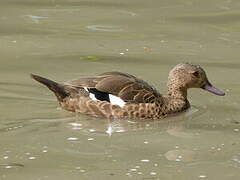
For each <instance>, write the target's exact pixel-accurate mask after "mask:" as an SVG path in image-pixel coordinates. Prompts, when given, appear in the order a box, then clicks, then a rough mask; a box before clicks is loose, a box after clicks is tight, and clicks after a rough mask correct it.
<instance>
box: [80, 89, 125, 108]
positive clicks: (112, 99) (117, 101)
mask: <svg viewBox="0 0 240 180" xmlns="http://www.w3.org/2000/svg"><path fill="white" fill-rule="evenodd" d="M84 90H85V91H87V92H88V93H89V97H90V98H91V99H92V100H93V101H97V100H98V99H97V98H96V96H95V94H93V93H91V92H89V90H88V88H86V87H84ZM107 95H108V97H109V99H108V98H107V99H106V101H109V102H110V103H111V104H114V105H118V106H120V107H123V106H124V105H125V104H126V102H124V101H123V100H122V99H121V98H120V97H117V96H114V95H112V94H107Z"/></svg>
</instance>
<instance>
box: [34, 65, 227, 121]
mask: <svg viewBox="0 0 240 180" xmlns="http://www.w3.org/2000/svg"><path fill="white" fill-rule="evenodd" d="M32 78H34V79H35V80H37V81H39V82H40V83H42V84H44V85H46V86H47V87H48V88H49V89H50V90H52V91H53V92H54V93H55V95H56V96H57V99H58V101H59V103H60V105H61V107H62V108H63V109H66V110H68V111H73V112H77V113H83V114H88V115H91V116H100V117H107V118H131V119H161V118H164V117H166V116H168V115H170V114H174V113H177V112H182V111H184V110H186V109H187V108H189V107H190V104H189V102H188V100H187V89H188V88H202V89H206V90H208V91H210V92H212V93H214V94H217V95H224V93H223V92H221V91H220V90H218V89H216V88H214V87H213V86H212V85H211V84H210V83H209V81H208V79H207V76H206V73H205V71H204V70H203V69H202V68H201V67H200V66H196V65H192V64H189V63H182V64H178V65H177V66H175V67H174V68H173V69H172V70H171V71H170V73H169V78H168V83H167V88H168V91H167V95H166V96H162V95H161V94H160V93H159V92H158V91H157V90H156V89H155V88H153V87H152V86H150V85H149V84H148V83H147V82H145V81H143V80H141V79H138V78H136V77H135V76H132V75H130V74H125V73H121V72H106V73H103V74H99V75H97V76H93V77H86V78H80V79H78V80H73V81H68V82H65V83H56V82H53V81H51V80H49V79H46V78H43V77H40V76H37V75H32ZM84 88H85V89H84ZM86 88H94V90H96V91H99V92H102V93H104V94H106V95H107V94H111V95H114V96H117V97H120V98H121V99H122V100H123V101H124V102H125V103H126V104H125V105H124V106H123V107H121V106H119V105H114V104H111V103H110V102H108V101H105V100H93V99H91V98H90V97H89V93H90V92H88V91H87V90H86Z"/></svg>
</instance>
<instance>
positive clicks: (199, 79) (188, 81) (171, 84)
mask: <svg viewBox="0 0 240 180" xmlns="http://www.w3.org/2000/svg"><path fill="white" fill-rule="evenodd" d="M188 88H202V89H204V90H206V91H209V92H211V93H213V94H216V95H219V96H224V95H225V93H224V92H223V91H221V90H219V89H217V88H215V87H214V86H212V84H211V83H210V82H209V80H208V78H207V75H206V73H205V71H204V70H203V69H202V68H201V67H200V66H198V65H193V64H190V63H182V64H178V65H176V66H175V67H174V68H173V69H172V70H171V71H170V73H169V77H168V93H169V94H170V95H171V94H172V92H171V91H182V95H183V96H186V95H187V89H188Z"/></svg>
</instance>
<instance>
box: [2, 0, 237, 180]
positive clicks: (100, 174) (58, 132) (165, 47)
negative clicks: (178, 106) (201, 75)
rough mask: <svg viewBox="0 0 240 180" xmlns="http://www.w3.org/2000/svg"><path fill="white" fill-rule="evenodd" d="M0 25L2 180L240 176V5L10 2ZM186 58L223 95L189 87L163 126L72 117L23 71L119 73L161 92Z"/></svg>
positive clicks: (218, 0)
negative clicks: (185, 102)
mask: <svg viewBox="0 0 240 180" xmlns="http://www.w3.org/2000/svg"><path fill="white" fill-rule="evenodd" d="M0 24H1V25H0V53H1V58H0V64H1V66H0V102H1V103H0V111H1V115H0V139H1V140H0V141H1V143H0V179H10V180H13V179H18V180H25V179H37V180H45V179H46V180H47V179H49V180H53V179H57V180H65V179H71V180H75V179H83V180H93V179H99V180H102V179H103V180H106V179H116V180H118V179H119V180H122V179H137V180H138V179H143V180H144V179H153V180H154V179H156V180H157V179H159V180H172V179H178V180H188V179H189V180H193V179H194V180H197V179H206V180H207V179H209V180H210V179H218V180H236V179H239V178H240V171H239V170H240V134H239V133H240V124H239V123H240V111H239V105H240V100H239V92H240V84H239V78H238V77H239V76H240V73H239V72H240V71H239V68H240V62H239V48H240V40H239V39H240V2H239V1H237V0H213V1H203V0H173V1H165V0H161V1H152V0H149V1H145V0H132V1H126V0H122V1H114V0H85V1H81V0H59V1H57V0H56V1H55V0H41V1H38V0H21V1H19V0H8V1H1V2H0ZM186 61H188V62H193V63H197V64H201V65H202V66H203V67H204V68H205V69H206V71H207V73H208V76H209V79H210V80H211V81H212V83H213V84H214V85H215V86H216V87H219V88H220V89H222V90H224V91H225V92H226V93H227V95H226V96H225V97H218V96H214V95H212V94H210V93H207V92H203V91H202V90H199V89H193V90H190V92H189V97H190V102H191V104H192V108H191V109H190V110H189V111H188V112H186V113H183V114H181V115H179V116H177V117H172V118H168V119H166V120H164V121H154V122H133V121H117V120H116V121H114V122H109V121H108V120H107V119H97V118H91V117H88V116H84V115H78V116H76V115H75V114H73V113H69V112H66V111H64V110H61V109H60V108H59V107H58V104H57V103H56V100H55V97H54V96H53V95H52V93H50V92H49V91H48V90H47V89H46V88H45V87H43V86H41V85H39V84H37V83H36V82H34V81H33V80H31V79H30V78H29V74H30V73H36V74H40V75H44V76H46V77H49V78H52V79H54V80H57V81H64V80H69V79H74V78H77V77H81V76H85V75H93V74H96V73H101V72H105V71H112V70H118V71H123V72H128V73H131V74H134V75H136V76H138V77H141V78H144V79H145V80H148V81H149V82H150V83H151V84H153V85H154V86H156V87H157V88H158V89H159V90H160V92H162V93H165V90H166V89H165V84H166V79H167V76H168V71H169V70H170V69H171V68H172V67H173V66H174V65H175V64H177V63H179V62H186ZM110 131H111V132H112V133H109V132H110Z"/></svg>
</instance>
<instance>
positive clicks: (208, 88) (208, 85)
mask: <svg viewBox="0 0 240 180" xmlns="http://www.w3.org/2000/svg"><path fill="white" fill-rule="evenodd" d="M202 89H204V90H206V91H209V92H211V93H213V94H216V95H219V96H224V95H225V93H224V92H223V91H221V90H219V89H217V88H215V87H213V86H212V84H211V83H210V82H207V83H206V84H205V85H204V86H202Z"/></svg>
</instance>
